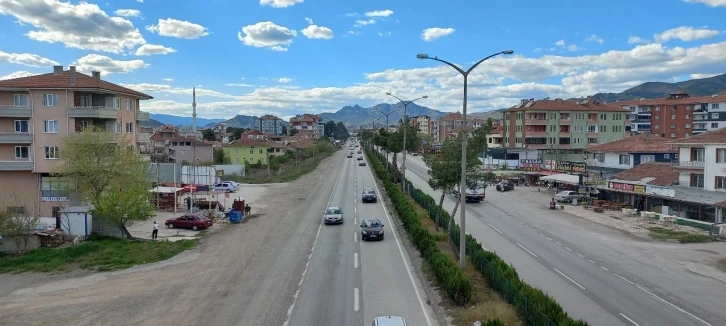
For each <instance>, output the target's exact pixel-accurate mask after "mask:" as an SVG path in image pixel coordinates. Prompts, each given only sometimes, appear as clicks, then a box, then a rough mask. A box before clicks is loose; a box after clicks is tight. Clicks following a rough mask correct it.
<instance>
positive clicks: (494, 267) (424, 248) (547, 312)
mask: <svg viewBox="0 0 726 326" xmlns="http://www.w3.org/2000/svg"><path fill="white" fill-rule="evenodd" d="M366 155H367V156H368V158H369V159H368V161H369V162H370V165H371V167H372V168H373V170H374V171H375V172H376V174H377V175H378V176H379V178H381V180H384V184H385V185H386V187H385V188H386V191H388V194H389V195H390V197H391V201H393V202H394V207H396V212H397V213H398V214H399V216H401V220H402V221H403V224H404V226H405V227H406V230H407V231H408V234H409V236H410V237H411V239H412V242H414V243H415V244H416V245H417V247H418V248H419V250H420V251H421V255H422V256H423V257H424V258H426V259H427V262H429V263H430V264H432V263H431V262H432V261H434V262H435V261H436V259H437V258H436V257H438V256H437V254H440V255H443V253H441V251H439V250H438V248H436V247H435V243H436V241H435V240H436V238H435V237H434V235H432V234H431V233H430V232H428V230H426V229H425V228H424V227H423V226H422V225H421V224H420V220H418V218H417V217H416V216H415V213H413V214H408V215H407V213H408V211H409V210H410V211H412V212H413V208H410V209H409V208H408V207H410V203H409V202H408V201H406V200H405V196H404V195H403V193H401V191H400V189H399V187H396V186H394V185H393V184H392V183H391V180H394V176H393V175H391V173H389V172H388V171H387V170H386V168H384V167H383V166H382V163H381V162H385V161H384V156H383V155H382V154H380V153H378V152H375V151H371V150H369V149H366ZM371 158H372V159H371ZM392 173H393V174H396V176H395V178H396V179H399V178H400V176H401V175H400V173H399V172H398V171H396V170H393V171H392ZM406 185H407V186H408V189H409V194H410V195H411V197H412V198H413V199H414V200H415V201H416V203H418V204H419V205H421V206H422V207H424V208H425V209H427V210H428V212H429V214H428V215H429V218H431V219H432V220H434V222H435V223H436V224H438V225H439V227H441V228H443V229H445V230H447V231H448V234H449V237H450V238H451V241H452V242H454V244H456V246H457V247H458V245H459V236H460V230H459V226H458V225H456V224H453V228H452V229H451V230H448V228H449V226H450V225H449V223H450V222H451V219H452V217H451V215H450V214H449V213H448V212H446V211H444V210H439V207H438V201H436V200H435V199H434V198H432V197H431V196H429V195H428V194H426V193H424V192H423V191H421V190H419V189H417V188H416V187H413V186H411V184H410V182H406ZM389 188H391V189H389ZM394 198H396V199H394ZM398 201H403V203H399V204H397V202H398ZM436 216H438V219H437V218H436ZM415 221H418V223H416V222H415ZM432 245H433V247H434V248H435V251H434V250H433V249H430V248H429V246H432ZM466 254H467V256H469V258H470V259H471V260H472V263H473V264H474V266H475V267H476V268H477V269H478V270H479V272H481V273H482V275H483V276H484V277H485V278H486V279H487V281H488V282H489V285H490V287H491V288H492V289H493V290H494V291H496V292H497V293H499V295H501V296H502V297H503V298H504V299H505V300H506V301H507V302H508V303H509V304H511V305H513V306H515V307H516V308H517V311H518V312H519V314H520V316H521V317H522V320H523V321H524V323H525V325H571V326H587V325H588V324H587V322H585V321H582V320H574V319H572V318H571V317H570V316H568V315H567V313H566V312H565V311H564V310H563V309H562V306H560V305H559V303H557V301H555V299H553V298H552V297H550V296H548V295H547V294H545V293H544V292H543V291H542V290H540V289H537V288H535V287H532V286H531V285H529V284H527V283H525V282H524V281H522V279H521V278H520V277H519V274H517V271H516V270H515V269H514V267H512V266H511V265H509V264H507V263H506V262H505V261H504V260H503V259H502V258H501V257H499V256H498V255H497V254H496V253H494V252H490V251H486V250H484V248H483V247H482V246H481V244H480V243H478V242H477V241H476V239H474V237H472V236H471V235H467V236H466ZM444 257H445V258H447V259H448V260H449V262H450V266H449V265H447V264H449V263H441V272H442V273H445V272H447V271H449V268H455V269H456V270H458V266H457V262H456V261H455V260H453V259H451V258H449V257H447V256H445V255H444ZM432 265H434V264H432ZM437 267H438V265H437ZM436 273H437V277H438V278H439V281H441V283H442V284H448V283H447V282H448V280H451V281H452V282H458V281H459V279H458V277H459V275H460V276H461V278H462V279H463V281H466V284H467V285H468V287H467V289H468V290H462V291H464V292H465V291H468V294H465V295H468V297H469V298H470V297H471V286H470V284H469V282H468V280H466V279H465V277H464V275H463V274H462V273H461V272H459V273H458V275H456V276H454V275H447V276H439V270H437V271H436ZM442 278H444V279H445V280H442ZM463 281H462V282H463ZM452 287H453V285H452ZM446 290H447V294H448V295H449V296H450V297H452V295H454V296H455V295H457V293H452V292H449V291H453V289H450V288H449V287H446ZM453 298H454V297H452V299H453ZM484 325H485V326H497V325H503V323H502V322H501V321H499V320H489V321H487V323H486V324H484Z"/></svg>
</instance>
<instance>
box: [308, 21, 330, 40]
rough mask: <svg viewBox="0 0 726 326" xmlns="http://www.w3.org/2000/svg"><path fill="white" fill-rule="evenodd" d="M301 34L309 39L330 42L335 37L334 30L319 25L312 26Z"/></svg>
mask: <svg viewBox="0 0 726 326" xmlns="http://www.w3.org/2000/svg"><path fill="white" fill-rule="evenodd" d="M301 32H302V34H303V35H305V37H307V38H317V39H326V40H330V39H332V38H333V36H334V35H333V30H332V29H330V28H327V27H323V26H318V25H310V26H308V27H305V28H304V29H303V30H302V31H301Z"/></svg>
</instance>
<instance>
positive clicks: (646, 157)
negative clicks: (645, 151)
mask: <svg viewBox="0 0 726 326" xmlns="http://www.w3.org/2000/svg"><path fill="white" fill-rule="evenodd" d="M648 162H655V155H640V164H643V163H648Z"/></svg>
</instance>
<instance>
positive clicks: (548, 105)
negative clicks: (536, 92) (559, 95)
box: [504, 99, 630, 112]
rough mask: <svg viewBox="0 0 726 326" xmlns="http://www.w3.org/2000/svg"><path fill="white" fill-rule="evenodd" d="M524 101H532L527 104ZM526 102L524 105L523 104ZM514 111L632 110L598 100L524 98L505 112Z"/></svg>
mask: <svg viewBox="0 0 726 326" xmlns="http://www.w3.org/2000/svg"><path fill="white" fill-rule="evenodd" d="M524 103H531V104H529V106H527V105H526V104H524ZM523 104H524V105H523ZM514 111H596V112H601V111H607V112H630V111H629V110H627V109H623V108H620V107H619V106H615V105H609V104H602V103H600V102H597V101H593V100H589V101H586V103H585V101H576V100H563V99H555V100H523V101H522V103H520V104H517V105H515V106H513V107H511V108H509V109H506V110H504V112H514Z"/></svg>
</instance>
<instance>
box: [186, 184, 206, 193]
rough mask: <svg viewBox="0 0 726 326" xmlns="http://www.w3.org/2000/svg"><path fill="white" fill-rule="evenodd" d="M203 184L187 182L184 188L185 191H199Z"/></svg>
mask: <svg viewBox="0 0 726 326" xmlns="http://www.w3.org/2000/svg"><path fill="white" fill-rule="evenodd" d="M201 186H203V185H200V184H185V185H184V186H183V187H182V189H184V192H197V187H201Z"/></svg>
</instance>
